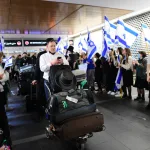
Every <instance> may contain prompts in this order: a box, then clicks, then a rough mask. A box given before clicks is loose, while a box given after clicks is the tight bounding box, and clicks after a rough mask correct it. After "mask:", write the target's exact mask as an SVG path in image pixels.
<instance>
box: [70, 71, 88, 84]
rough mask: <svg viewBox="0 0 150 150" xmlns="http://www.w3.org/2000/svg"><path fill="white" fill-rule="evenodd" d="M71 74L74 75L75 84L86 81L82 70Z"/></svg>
mask: <svg viewBox="0 0 150 150" xmlns="http://www.w3.org/2000/svg"><path fill="white" fill-rule="evenodd" d="M72 73H73V74H74V75H75V77H76V79H77V82H82V81H83V80H85V79H86V71H84V70H73V71H72Z"/></svg>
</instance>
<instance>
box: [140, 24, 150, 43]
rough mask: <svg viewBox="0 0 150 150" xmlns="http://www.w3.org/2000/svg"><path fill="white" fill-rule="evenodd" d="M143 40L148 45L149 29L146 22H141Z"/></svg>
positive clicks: (149, 41) (149, 40) (149, 39)
mask: <svg viewBox="0 0 150 150" xmlns="http://www.w3.org/2000/svg"><path fill="white" fill-rule="evenodd" d="M142 29H143V33H144V39H145V42H146V43H147V44H148V45H150V29H149V27H148V26H147V25H146V24H142Z"/></svg>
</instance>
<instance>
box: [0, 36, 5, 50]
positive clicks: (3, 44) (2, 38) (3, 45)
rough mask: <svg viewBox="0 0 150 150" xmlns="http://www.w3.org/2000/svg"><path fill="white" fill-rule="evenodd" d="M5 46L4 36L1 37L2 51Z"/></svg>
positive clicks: (0, 46) (0, 45) (0, 48)
mask: <svg viewBox="0 0 150 150" xmlns="http://www.w3.org/2000/svg"><path fill="white" fill-rule="evenodd" d="M4 48H5V43H4V37H3V36H2V37H1V41H0V51H1V52H2V51H3V50H4Z"/></svg>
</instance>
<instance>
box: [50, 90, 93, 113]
mask: <svg viewBox="0 0 150 150" xmlns="http://www.w3.org/2000/svg"><path fill="white" fill-rule="evenodd" d="M89 105H90V102H89V100H88V96H87V93H86V92H85V91H82V92H80V90H70V91H69V92H59V93H57V94H54V95H53V96H51V100H50V104H49V109H50V113H51V114H56V113H64V112H67V111H71V110H74V109H78V108H81V107H84V106H89Z"/></svg>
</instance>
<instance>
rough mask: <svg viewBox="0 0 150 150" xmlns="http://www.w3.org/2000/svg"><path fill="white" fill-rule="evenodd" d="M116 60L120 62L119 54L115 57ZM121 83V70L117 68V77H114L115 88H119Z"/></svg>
mask: <svg viewBox="0 0 150 150" xmlns="http://www.w3.org/2000/svg"><path fill="white" fill-rule="evenodd" d="M117 61H118V63H121V60H120V56H119V55H118V57H117ZM122 85H123V79H122V70H121V69H120V68H119V70H118V73H117V77H116V81H115V90H119V89H121V87H122Z"/></svg>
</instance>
